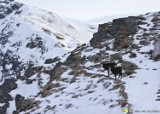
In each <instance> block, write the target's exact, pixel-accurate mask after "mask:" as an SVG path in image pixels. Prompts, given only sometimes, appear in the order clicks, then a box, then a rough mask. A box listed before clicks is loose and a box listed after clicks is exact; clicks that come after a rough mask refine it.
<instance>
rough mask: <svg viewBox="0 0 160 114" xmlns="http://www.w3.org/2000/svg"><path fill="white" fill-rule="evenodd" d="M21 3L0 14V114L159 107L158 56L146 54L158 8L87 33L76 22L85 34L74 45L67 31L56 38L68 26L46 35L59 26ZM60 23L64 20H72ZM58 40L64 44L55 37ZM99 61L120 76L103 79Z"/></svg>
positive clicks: (132, 111) (156, 33)
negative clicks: (114, 68)
mask: <svg viewBox="0 0 160 114" xmlns="http://www.w3.org/2000/svg"><path fill="white" fill-rule="evenodd" d="M9 1H11V2H13V3H14V1H12V0H8V3H9ZM8 3H6V4H8ZM18 6H19V5H18ZM26 7H27V6H25V7H20V8H19V10H17V11H16V10H13V13H10V14H9V15H8V13H7V14H6V15H5V17H4V18H3V19H0V24H1V27H0V30H1V31H2V32H1V33H0V48H1V50H0V70H1V72H0V76H1V85H0V113H1V114H6V113H7V114H11V113H13V114H26V113H31V114H35V113H40V114H44V113H45V114H51V113H53V114H81V113H89V114H90V113H92V114H120V113H122V110H123V108H124V107H125V108H127V109H128V110H129V112H128V114H136V113H137V112H142V113H145V112H151V113H154V112H155V111H158V110H159V107H158V106H159V105H160V97H159V94H160V83H159V79H160V77H159V71H160V67H159V64H160V61H159V59H158V58H156V59H155V58H153V57H152V53H153V51H154V42H155V41H156V39H159V37H160V24H159V23H160V12H155V13H147V14H145V15H140V16H129V17H125V18H119V19H114V20H113V22H111V23H103V24H100V25H99V27H98V31H97V32H96V33H94V34H93V32H94V31H95V29H94V27H93V26H89V29H86V28H85V27H84V31H86V30H89V31H90V32H91V31H92V32H91V33H92V34H93V37H92V38H89V39H90V41H89V42H88V43H85V44H82V45H81V43H80V44H79V46H77V42H76V41H73V42H72V40H71V39H70V37H71V36H72V35H73V36H74V34H72V35H69V36H65V37H62V36H61V35H65V34H66V33H69V31H70V29H69V30H68V26H67V27H66V28H67V29H63V30H61V32H63V33H61V34H60V35H59V34H58V35H59V36H58V37H59V40H58V39H57V38H56V36H55V35H54V34H52V33H53V31H54V30H55V31H56V30H58V29H59V28H60V27H57V28H56V29H54V30H52V29H53V28H54V27H55V26H54V25H51V27H48V26H46V25H47V24H48V23H50V21H53V20H54V19H53V20H52V16H51V17H50V15H46V17H44V14H45V13H44V12H45V11H44V12H43V11H42V10H40V11H39V10H37V9H35V8H33V7H32V8H33V9H34V10H36V11H33V12H31V13H29V12H28V10H26ZM2 9H3V8H2ZM24 9H25V11H24V14H23V15H22V14H21V15H19V14H20V12H21V13H23V10H24ZM4 11H5V10H4ZM37 11H38V14H37V13H35V12H37ZM16 12H19V13H16ZM15 13H16V14H15ZM39 13H40V14H39ZM28 14H29V16H28V17H27V15H28ZM49 14H50V13H49ZM15 15H16V16H18V17H19V18H17V17H15ZM35 17H36V18H35ZM37 18H38V19H37ZM26 20H27V21H28V22H25V21H26ZM39 21H40V22H39ZM59 21H60V22H61V18H59V17H58V22H59ZM68 21H70V22H69V24H67V25H70V24H71V23H72V24H73V23H74V24H75V22H73V21H72V20H68ZM24 22H25V23H24ZM64 23H67V21H65V22H64ZM61 24H62V23H61ZM74 24H73V25H72V26H73V27H75V28H76V26H75V25H76V24H75V25H74ZM58 25H59V24H58ZM64 26H66V24H65V25H64ZM44 27H45V28H44ZM52 27H53V28H52ZM81 27H82V28H83V26H78V27H77V30H78V28H79V30H81V29H82V28H81ZM42 28H43V29H42ZM69 28H70V27H69ZM71 28H72V27H71ZM44 29H45V30H44ZM46 29H47V30H46ZM65 30H67V31H65ZM26 31H29V32H26ZM44 31H45V32H44ZM90 32H89V33H90ZM75 33H77V32H75ZM76 35H77V36H79V35H80V33H78V34H76ZM90 35H91V34H90ZM82 36H83V35H82ZM82 36H81V35H80V37H82ZM86 36H88V35H86ZM65 38H67V41H66V42H67V43H68V42H69V43H70V44H67V43H66V42H65V41H64V42H63V41H62V42H61V40H62V39H65ZM78 40H79V39H78ZM81 40H82V39H81ZM57 41H59V42H58V43H57ZM65 43H66V44H65ZM72 43H73V44H72ZM73 45H74V46H73ZM68 46H69V47H68ZM76 46H77V47H76ZM103 61H107V62H116V63H117V64H118V66H120V67H122V68H123V72H122V74H123V78H122V79H117V80H116V79H115V78H114V75H113V74H111V76H109V77H108V76H107V71H105V70H104V69H103V68H102V66H101V63H102V62H103Z"/></svg>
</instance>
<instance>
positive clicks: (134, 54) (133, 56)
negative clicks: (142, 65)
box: [129, 52, 137, 58]
mask: <svg viewBox="0 0 160 114" xmlns="http://www.w3.org/2000/svg"><path fill="white" fill-rule="evenodd" d="M129 57H130V58H136V57H137V54H136V53H135V52H130V56H129Z"/></svg>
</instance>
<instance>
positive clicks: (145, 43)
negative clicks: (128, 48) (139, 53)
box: [139, 40, 150, 46]
mask: <svg viewBox="0 0 160 114" xmlns="http://www.w3.org/2000/svg"><path fill="white" fill-rule="evenodd" d="M139 44H140V45H143V46H147V45H149V44H150V41H148V40H141V41H140V42H139Z"/></svg>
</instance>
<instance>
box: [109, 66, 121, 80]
mask: <svg viewBox="0 0 160 114" xmlns="http://www.w3.org/2000/svg"><path fill="white" fill-rule="evenodd" d="M111 72H112V73H113V74H114V77H115V79H116V76H117V75H119V78H120V77H121V78H122V67H115V66H113V67H111Z"/></svg>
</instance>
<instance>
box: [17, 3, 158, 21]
mask: <svg viewBox="0 0 160 114" xmlns="http://www.w3.org/2000/svg"><path fill="white" fill-rule="evenodd" d="M15 1H19V2H22V3H25V4H28V5H31V6H36V7H39V8H42V9H46V10H49V11H52V12H53V13H56V14H58V15H60V16H64V17H69V18H73V19H77V20H82V21H84V20H89V19H93V18H97V17H103V16H112V15H124V14H135V13H136V14H142V13H147V12H153V11H160V0H15Z"/></svg>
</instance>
